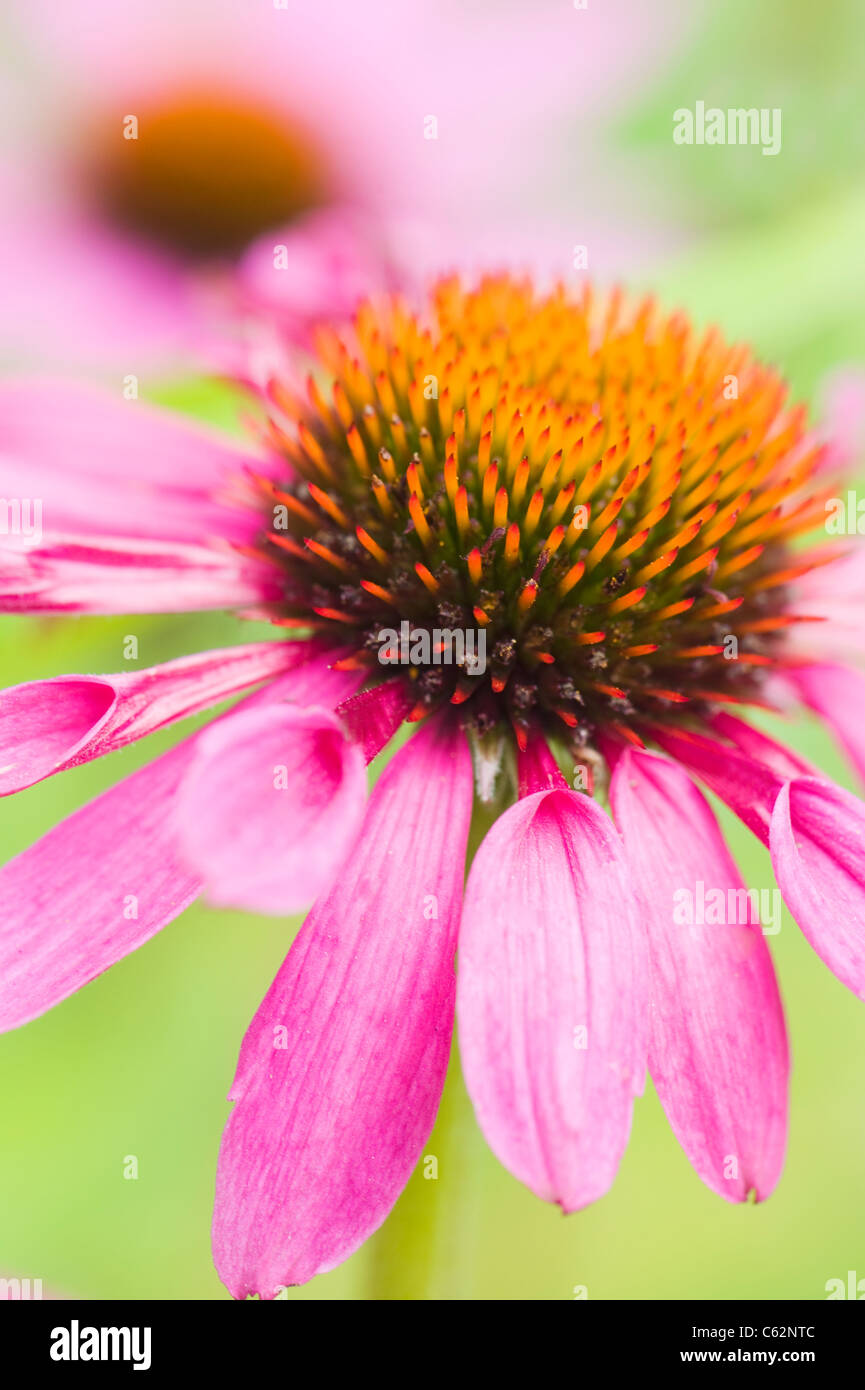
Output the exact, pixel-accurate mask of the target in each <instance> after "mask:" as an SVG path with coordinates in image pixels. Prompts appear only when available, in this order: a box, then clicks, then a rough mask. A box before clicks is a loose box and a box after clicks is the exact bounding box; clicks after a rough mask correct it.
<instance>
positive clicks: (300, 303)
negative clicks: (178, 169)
mask: <svg viewBox="0 0 865 1390" xmlns="http://www.w3.org/2000/svg"><path fill="white" fill-rule="evenodd" d="M400 288H402V284H401V277H400V276H398V274H397V272H396V268H395V263H394V258H393V256H392V255H389V254H388V252H387V248H386V245H385V242H384V238H383V234H382V232H381V230H377V229H376V228H375V227H374V225H373V223H371V222H370V220H369V219H368V218H362V217H360V216H359V215H358V214H357V213H352V211H351V209H350V208H343V209H338V210H335V209H330V210H328V211H326V212H318V213H315V214H314V215H312V216H310V217H308V218H305V219H303V220H302V221H300V222H297V223H295V224H294V225H293V226H290V227H286V228H281V229H280V228H277V229H275V230H273V231H270V232H268V233H267V234H266V235H265V236H263V237H261V238H260V239H259V240H258V241H257V242H255V243H254V244H253V245H252V246H251V247H250V248H249V250H248V251H247V252H246V254H245V255H244V256H243V258H242V259H241V261H240V264H239V266H238V268H237V292H238V295H239V296H240V299H241V303H242V304H243V306H244V307H245V308H246V309H247V310H248V311H249V312H252V313H255V314H261V315H269V316H271V317H273V318H274V319H276V321H277V322H278V324H279V325H280V328H281V329H282V331H283V332H284V333H285V334H286V336H287V337H288V339H289V341H290V342H293V343H303V344H309V343H311V341H312V331H313V329H314V327H315V325H316V324H317V323H320V322H322V321H328V322H331V323H332V322H337V323H339V322H344V321H347V320H348V319H350V318H351V316H352V314H353V313H354V311H355V309H356V308H357V305H358V303H359V301H360V300H361V299H362V298H364V296H366V295H369V294H375V293H382V292H385V291H394V290H397V289H400Z"/></svg>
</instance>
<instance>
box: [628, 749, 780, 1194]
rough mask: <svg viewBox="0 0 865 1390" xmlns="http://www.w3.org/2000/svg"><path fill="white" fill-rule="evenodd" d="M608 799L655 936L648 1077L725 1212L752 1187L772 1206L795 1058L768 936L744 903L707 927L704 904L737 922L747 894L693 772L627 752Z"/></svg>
mask: <svg viewBox="0 0 865 1390" xmlns="http://www.w3.org/2000/svg"><path fill="white" fill-rule="evenodd" d="M610 800H611V804H612V807H613V813H614V815H615V818H616V823H617V825H618V827H619V829H620V831H621V832H622V835H623V837H624V841H625V851H626V854H627V857H628V861H629V863H630V865H631V870H632V873H633V878H634V882H635V883H636V884H637V885H638V891H639V894H640V899H641V902H642V904H643V912H644V920H645V923H646V926H647V928H648V940H649V957H650V963H651V972H650V978H651V1004H652V1007H651V1027H650V1042H649V1070H650V1071H651V1074H652V1080H653V1081H654V1083H655V1087H656V1089H657V1092H658V1095H659V1097H660V1101H661V1104H662V1105H663V1107H664V1110H665V1111H666V1114H667V1118H668V1119H669V1121H670V1124H671V1125H672V1127H673V1130H674V1132H675V1134H676V1137H677V1138H678V1140H679V1142H680V1144H681V1145H682V1148H683V1149H684V1150H685V1153H686V1154H687V1156H688V1158H689V1160H690V1162H691V1163H692V1164H693V1166H694V1168H695V1169H696V1171H697V1173H698V1174H699V1175H700V1177H701V1178H702V1179H703V1181H704V1182H705V1183H706V1185H707V1186H708V1187H710V1188H712V1190H713V1191H714V1192H717V1193H718V1194H719V1196H721V1197H725V1198H726V1199H727V1200H728V1201H736V1202H743V1201H745V1200H746V1198H747V1196H748V1193H749V1192H750V1191H751V1190H752V1189H753V1190H754V1191H755V1192H756V1195H757V1199H758V1200H762V1199H763V1198H765V1197H767V1196H768V1195H769V1193H770V1192H771V1191H772V1189H773V1188H774V1186H775V1184H776V1183H777V1181H778V1178H779V1177H780V1174H781V1168H782V1165H783V1161H784V1148H785V1142H786V1133H787V1089H788V1071H789V1057H788V1050H787V1035H786V1029H785V1025H784V1014H783V1009H782V1006H781V998H780V995H779V993H778V985H777V982H776V979H775V971H774V968H773V965H772V958H771V956H770V954H769V948H768V945H767V943H766V940H765V937H764V935H763V932H762V929H761V926H760V925H759V923H756V924H752V923H751V917H752V913H751V911H750V910H749V905H748V904H747V902H746V901H745V900H736V899H733V900H732V903H733V906H734V914H733V915H734V920H733V922H730V921H729V918H728V919H727V921H726V924H723V925H707V924H705V923H702V924H701V923H700V922H699V921H698V920H697V918H698V916H699V908H698V906H697V905H698V903H699V902H702V901H704V897H701V894H702V895H705V894H707V893H710V892H712V891H713V890H715V891H717V890H720V891H721V892H722V893H723V894H724V903H725V915H726V904H728V903H730V902H731V899H730V898H729V897H728V896H727V895H728V894H729V893H730V892H739V891H742V890H744V884H743V882H742V879H741V877H740V875H739V872H738V870H737V868H736V865H735V864H734V862H733V860H732V858H731V857H730V854H729V851H728V850H727V847H726V845H725V843H724V839H723V837H722V835H721V831H720V829H719V827H718V823H717V821H716V820H715V817H714V815H713V814H712V811H711V810H710V808H709V806H708V804H707V802H706V801H705V799H704V798H703V797H702V796H701V795H700V793H699V792H698V791H697V788H696V787H695V786H694V785H693V783H692V782H691V780H690V778H689V777H688V775H687V773H685V772H683V771H682V770H681V769H680V768H678V767H676V766H675V765H674V764H673V763H670V762H668V761H667V760H666V759H664V758H660V757H657V756H656V755H654V754H652V753H642V752H638V751H637V750H635V749H627V750H625V751H623V752H622V754H621V756H620V757H619V759H618V760H617V762H616V766H615V769H614V772H613V776H612V781H611V785H610ZM683 893H687V894H690V895H691V897H690V898H684V899H683V898H682V897H680V896H677V894H679V895H681V894H683ZM741 904H743V905H744V911H742V907H741ZM688 905H690V907H691V912H690V913H688V912H684V913H683V911H682V908H683V906H684V907H687V906H688ZM683 916H688V917H689V918H690V920H687V921H683V920H681V919H682V917H683ZM743 918H744V920H741V919H743Z"/></svg>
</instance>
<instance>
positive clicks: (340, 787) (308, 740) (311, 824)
mask: <svg viewBox="0 0 865 1390" xmlns="http://www.w3.org/2000/svg"><path fill="white" fill-rule="evenodd" d="M365 800H366V769H365V767H364V759H363V754H362V753H361V751H360V749H359V748H358V747H357V746H356V745H355V744H353V743H350V742H349V740H348V739H347V738H346V736H345V733H344V731H343V729H342V726H341V724H340V722H339V720H338V719H337V717H336V716H335V715H334V714H333V713H332V712H331V711H330V710H327V709H324V708H322V707H314V708H311V709H309V708H305V709H302V708H299V707H297V706H296V705H290V704H278V705H269V706H267V707H266V708H263V709H253V710H248V711H245V712H242V713H238V714H236V715H235V716H234V718H233V719H231V720H227V721H225V722H224V723H218V724H214V725H213V726H212V727H211V728H210V729H207V730H205V731H204V732H203V733H202V735H201V736H200V738H199V739H198V743H197V746H196V750H195V756H194V758H193V761H192V765H191V767H190V769H189V771H188V773H187V775H186V777H185V778H184V782H183V787H182V789H181V792H180V796H179V798H178V802H177V807H176V814H177V826H178V833H179V835H180V840H181V844H182V848H183V854H184V857H185V858H186V860H187V862H188V863H189V864H190V865H191V866H192V867H193V868H194V869H195V870H196V872H197V873H198V874H199V875H200V877H201V878H202V879H203V880H204V883H205V887H206V890H207V895H208V897H209V898H210V900H211V901H212V902H214V903H218V904H220V905H222V906H227V907H242V908H245V909H247V910H248V911H250V912H272V913H275V914H277V915H283V914H288V913H292V912H299V911H300V910H301V909H302V908H305V907H306V906H307V905H308V904H309V903H310V902H311V901H312V899H313V898H314V897H316V895H317V894H318V893H320V892H324V891H325V890H326V889H327V888H328V887H329V886H330V883H331V881H332V878H333V875H334V872H335V871H336V869H337V868H338V867H339V864H340V861H341V859H342V858H343V856H344V855H345V852H346V850H347V849H348V847H349V845H350V844H351V842H352V840H353V839H354V836H355V834H356V832H357V828H358V826H359V824H360V822H361V819H362V817H363V808H364V802H365Z"/></svg>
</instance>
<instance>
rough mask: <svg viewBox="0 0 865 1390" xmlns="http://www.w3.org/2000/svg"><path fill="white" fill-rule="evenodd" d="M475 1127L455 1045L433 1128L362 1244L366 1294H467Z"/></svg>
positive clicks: (434, 1296) (457, 1296)
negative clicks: (381, 1220) (382, 1218)
mask: <svg viewBox="0 0 865 1390" xmlns="http://www.w3.org/2000/svg"><path fill="white" fill-rule="evenodd" d="M476 1146H477V1126H476V1123H475V1119H474V1114H473V1112H472V1108H471V1103H470V1101H469V1098H468V1095H467V1094H466V1089H465V1085H464V1083H463V1078H462V1074H461V1072H460V1067H459V1061H458V1059H457V1055H456V1049H454V1052H453V1055H452V1057H451V1062H450V1066H449V1068H448V1074H447V1079H446V1081H445V1087H444V1092H443V1094H442V1100H441V1105H440V1106H439V1113H438V1118H437V1119H436V1123H435V1128H434V1129H433V1132H432V1134H431V1135H430V1137H429V1140H428V1142H427V1144H426V1147H425V1149H424V1152H423V1155H422V1157H421V1160H420V1162H419V1164H418V1166H417V1168H416V1169H415V1171H414V1173H413V1174H412V1176H411V1178H410V1180H409V1183H408V1186H407V1187H406V1188H405V1191H404V1192H403V1194H402V1196H401V1197H400V1199H399V1201H398V1202H397V1204H396V1206H395V1207H394V1210H393V1211H392V1212H391V1214H390V1216H389V1217H388V1219H387V1221H386V1222H385V1224H384V1226H382V1228H381V1230H379V1231H378V1232H377V1233H376V1234H375V1236H373V1238H372V1240H371V1241H370V1243H369V1246H368V1247H367V1250H368V1256H367V1258H368V1265H367V1280H366V1286H367V1292H366V1297H367V1298H369V1299H375V1300H379V1299H394V1300H396V1299H399V1300H403V1299H408V1300H427V1299H446V1300H449V1299H463V1298H468V1297H470V1296H471V1295H470V1291H469V1287H468V1286H469V1281H470V1277H471V1265H472V1263H473V1261H472V1260H471V1259H470V1256H471V1253H472V1250H473V1247H474V1240H473V1231H472V1227H473V1220H474V1203H473V1200H472V1192H473V1189H474V1184H473V1182H472V1170H473V1166H474V1154H475V1151H476Z"/></svg>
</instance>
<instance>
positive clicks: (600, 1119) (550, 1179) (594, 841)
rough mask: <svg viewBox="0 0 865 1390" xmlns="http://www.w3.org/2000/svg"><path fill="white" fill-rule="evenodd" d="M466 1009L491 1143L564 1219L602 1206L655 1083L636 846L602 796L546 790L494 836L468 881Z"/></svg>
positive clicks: (470, 1060)
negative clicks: (648, 1069) (636, 1106)
mask: <svg viewBox="0 0 865 1390" xmlns="http://www.w3.org/2000/svg"><path fill="white" fill-rule="evenodd" d="M457 1000H458V1003H457V1008H458V1019H459V1037H460V1052H461V1056H462V1060H463V1068H464V1072H465V1077H466V1085H467V1087H468V1091H469V1094H470V1096H471V1098H472V1101H473V1103H474V1107H475V1111H476V1113H477V1117H478V1121H479V1123H480V1126H481V1128H482V1130H483V1132H484V1134H485V1136H486V1138H487V1141H488V1143H489V1145H490V1147H491V1148H492V1149H493V1151H494V1152H495V1153H496V1154H497V1156H498V1157H499V1159H500V1160H501V1161H502V1163H503V1164H504V1165H505V1167H507V1168H508V1169H510V1171H511V1172H512V1173H513V1174H514V1176H515V1177H517V1178H519V1179H520V1181H521V1182H524V1183H525V1184H526V1185H527V1186H528V1187H530V1188H531V1189H532V1191H533V1192H535V1193H537V1195H538V1196H539V1197H543V1198H545V1199H546V1200H548V1201H555V1202H558V1203H559V1204H560V1205H561V1206H562V1208H563V1209H564V1210H565V1211H574V1210H576V1209H577V1208H578V1207H583V1206H585V1205H586V1204H587V1203H588V1202H592V1201H594V1200H595V1199H596V1198H597V1197H600V1196H602V1195H603V1193H605V1192H606V1191H607V1189H608V1188H609V1187H610V1185H611V1183H612V1182H613V1179H614V1177H615V1175H616V1170H617V1168H618V1165H619V1160H620V1159H621V1156H622V1154H623V1152H624V1149H625V1146H626V1144H627V1141H628V1134H629V1132H630V1127H631V1110H632V1106H633V1100H634V1096H635V1095H637V1094H639V1093H640V1092H641V1090H642V1087H643V1080H644V1075H645V1065H646V1046H647V1016H646V1015H647V1007H646V1005H647V985H646V960H645V942H644V939H643V934H642V930H641V927H640V923H639V919H638V911H637V900H636V896H635V893H634V887H633V884H632V882H631V878H630V874H629V872H628V868H627V865H626V863H625V858H624V853H623V850H622V846H621V841H620V840H619V837H618V835H617V834H616V831H615V828H614V826H613V825H612V823H611V821H610V820H609V818H608V817H607V816H606V815H605V814H604V813H603V811H601V810H600V808H599V807H598V806H596V805H595V803H594V802H592V801H591V800H590V799H589V798H588V797H586V796H583V795H580V794H578V793H575V792H570V791H561V790H554V791H541V792H535V793H533V794H532V795H530V796H526V797H525V798H524V799H523V800H522V801H520V802H518V803H517V804H516V805H515V806H512V807H510V808H509V809H508V810H507V811H505V812H504V814H503V815H502V816H500V817H499V819H498V820H497V821H496V822H495V824H494V825H493V827H492V829H491V830H490V831H489V833H488V834H487V836H486V838H485V839H484V841H483V843H482V844H481V846H480V848H479V850H478V852H477V854H476V856H475V860H474V863H473V865H472V868H471V872H470V874H469V879H468V884H467V886H466V898H465V904H464V908H463V917H462V923H461V926H460V954H459V972H458V983H457Z"/></svg>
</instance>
